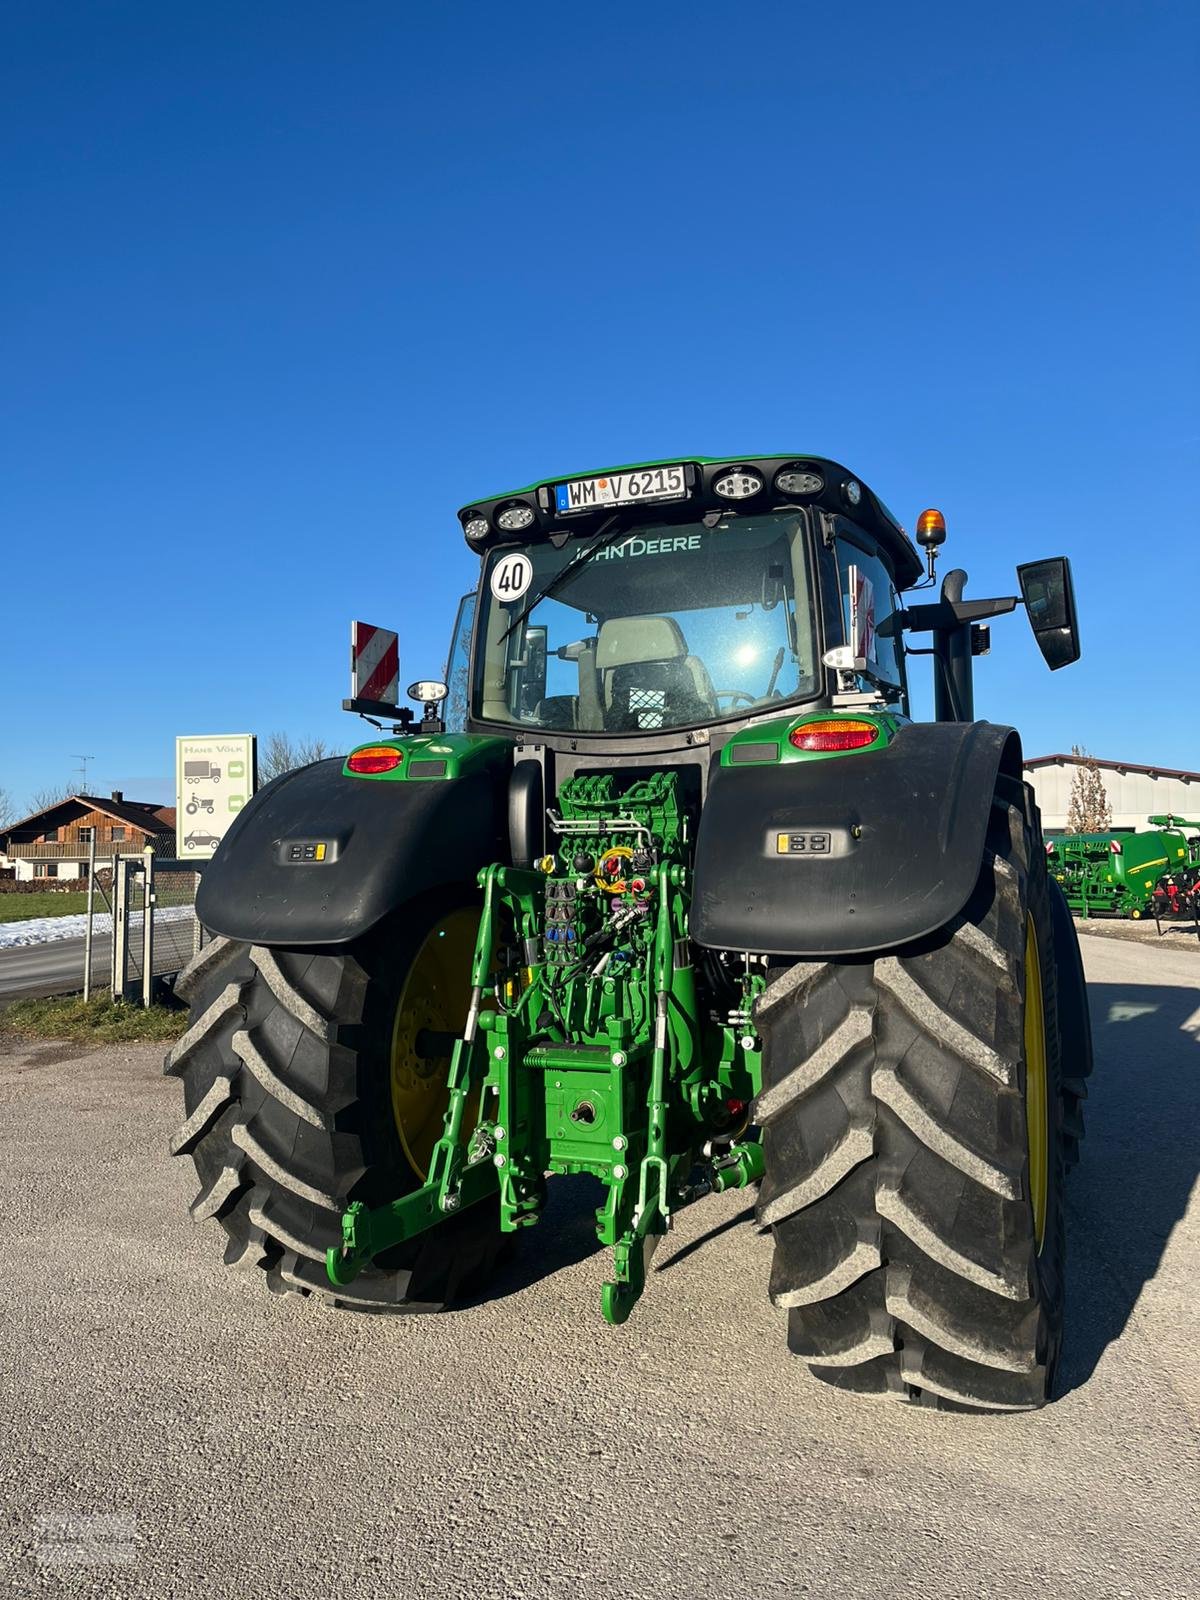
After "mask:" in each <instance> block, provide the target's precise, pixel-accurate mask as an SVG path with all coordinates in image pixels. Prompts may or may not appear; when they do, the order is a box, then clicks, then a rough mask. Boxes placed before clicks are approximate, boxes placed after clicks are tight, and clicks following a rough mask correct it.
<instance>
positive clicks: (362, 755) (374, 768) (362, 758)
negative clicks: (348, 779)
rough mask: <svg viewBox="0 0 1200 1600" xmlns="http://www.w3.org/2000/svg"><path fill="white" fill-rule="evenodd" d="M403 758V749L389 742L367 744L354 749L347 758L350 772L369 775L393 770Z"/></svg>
mask: <svg viewBox="0 0 1200 1600" xmlns="http://www.w3.org/2000/svg"><path fill="white" fill-rule="evenodd" d="M403 760H404V751H403V750H397V749H396V748H395V747H394V746H393V745H390V744H368V745H364V746H363V748H362V749H361V750H356V751H355V752H354V754H353V755H352V756H351V757H350V758H349V759H348V760H347V762H346V765H347V767H348V768H349V769H350V771H351V772H361V773H364V774H365V775H366V776H368V777H371V776H373V775H374V774H375V773H378V772H395V770H396V768H397V767H398V766H399V765H400V763H401V762H402V761H403Z"/></svg>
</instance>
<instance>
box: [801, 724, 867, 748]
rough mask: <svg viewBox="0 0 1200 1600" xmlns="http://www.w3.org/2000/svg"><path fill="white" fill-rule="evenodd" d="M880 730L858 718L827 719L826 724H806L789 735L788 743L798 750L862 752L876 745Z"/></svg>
mask: <svg viewBox="0 0 1200 1600" xmlns="http://www.w3.org/2000/svg"><path fill="white" fill-rule="evenodd" d="M878 737H879V729H878V728H877V727H876V726H875V724H874V723H873V722H863V721H862V720H861V719H860V718H858V717H827V718H826V719H825V721H824V722H805V723H802V724H801V725H800V727H798V728H793V729H792V731H791V733H789V734H788V743H789V744H792V745H794V746H795V747H796V749H797V750H816V751H825V750H861V749H862V748H863V747H864V746H865V745H868V744H874V743H875V740H876V739H877V738H878Z"/></svg>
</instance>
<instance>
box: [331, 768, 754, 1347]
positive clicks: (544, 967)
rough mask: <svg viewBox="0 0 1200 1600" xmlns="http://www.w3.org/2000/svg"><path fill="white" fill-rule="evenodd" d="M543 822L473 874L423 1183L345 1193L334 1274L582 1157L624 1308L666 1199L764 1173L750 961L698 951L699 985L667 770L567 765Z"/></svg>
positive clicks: (620, 1314)
mask: <svg viewBox="0 0 1200 1600" xmlns="http://www.w3.org/2000/svg"><path fill="white" fill-rule="evenodd" d="M549 825H550V828H551V830H552V832H553V834H554V836H555V845H556V848H555V850H554V852H553V853H552V854H549V855H546V856H544V857H543V858H542V859H541V860H540V861H539V862H538V863H537V864H536V867H535V868H534V869H529V868H521V867H512V866H503V865H493V866H490V867H487V868H485V869H484V870H483V872H481V873H480V876H479V883H480V887H481V888H482V890H483V908H482V912H481V915H480V921H479V934H478V939H477V941H476V945H475V953H474V960H473V964H472V972H471V998H470V1005H469V1009H468V1012H467V1020H466V1025H465V1027H464V1029H463V1033H462V1036H461V1038H459V1039H458V1040H457V1041H456V1042H455V1044H454V1047H453V1053H452V1055H451V1060H450V1069H449V1079H448V1088H449V1102H448V1105H447V1109H446V1114H445V1121H444V1125H443V1132H442V1135H441V1138H440V1139H439V1140H438V1142H437V1144H436V1145H435V1146H434V1149H433V1155H432V1159H431V1162H430V1166H429V1171H428V1175H427V1180H426V1182H425V1183H424V1184H423V1185H422V1186H421V1187H420V1188H418V1189H416V1190H415V1191H413V1192H412V1193H410V1194H406V1195H403V1196H401V1197H400V1198H398V1199H395V1200H392V1201H390V1202H389V1203H387V1204H385V1205H382V1206H378V1207H376V1208H374V1209H367V1208H366V1207H365V1206H363V1205H362V1204H361V1203H357V1202H356V1203H354V1204H352V1205H351V1206H350V1208H349V1209H348V1210H347V1211H346V1212H345V1213H344V1215H343V1217H342V1244H341V1246H340V1247H334V1248H332V1249H330V1250H329V1251H328V1254H327V1258H326V1266H327V1271H328V1275H329V1278H330V1280H331V1282H332V1283H333V1284H334V1285H343V1284H347V1283H349V1282H350V1281H351V1280H352V1279H353V1278H354V1277H355V1276H356V1275H357V1274H358V1273H359V1272H360V1271H361V1270H362V1268H363V1267H364V1266H365V1265H366V1264H367V1263H368V1262H369V1261H370V1260H371V1259H372V1258H373V1257H375V1256H377V1255H380V1254H381V1253H382V1252H384V1251H386V1250H388V1249H389V1248H391V1247H392V1246H394V1245H396V1244H399V1243H400V1242H401V1241H402V1240H405V1239H409V1238H411V1237H412V1236H413V1235H415V1234H418V1233H420V1232H422V1231H423V1230H425V1229H427V1228H432V1227H435V1226H437V1225H438V1223H439V1222H441V1221H443V1220H444V1219H446V1218H448V1217H450V1216H451V1215H453V1214H454V1213H456V1212H458V1211H460V1210H461V1209H462V1208H463V1207H465V1206H471V1205H477V1204H479V1203H481V1202H483V1201H485V1200H488V1199H489V1197H491V1196H494V1195H497V1194H498V1196H499V1216H500V1226H501V1228H502V1229H503V1230H504V1231H505V1232H514V1231H515V1230H517V1229H519V1228H525V1227H529V1226H531V1225H532V1224H534V1223H536V1222H537V1221H538V1219H539V1217H540V1215H541V1212H542V1209H543V1206H544V1203H545V1197H546V1183H547V1178H548V1177H549V1176H552V1175H556V1174H567V1173H584V1172H586V1173H591V1174H592V1175H593V1176H595V1177H597V1178H599V1179H600V1180H601V1182H602V1183H603V1184H604V1185H605V1187H606V1189H607V1197H606V1200H605V1203H604V1205H603V1206H601V1207H600V1208H599V1209H598V1210H597V1212H596V1232H597V1236H598V1237H599V1239H600V1242H601V1243H602V1244H605V1245H608V1246H610V1247H611V1248H612V1251H613V1262H614V1270H613V1277H612V1278H611V1279H610V1281H609V1282H607V1283H606V1284H605V1285H604V1288H603V1291H602V1296H601V1307H602V1310H603V1313H604V1315H605V1317H606V1318H607V1320H608V1321H609V1322H624V1321H625V1319H626V1318H627V1317H628V1315H629V1313H630V1311H631V1310H632V1309H633V1307H634V1305H635V1304H636V1302H637V1300H638V1297H639V1296H640V1294H641V1293H642V1290H643V1288H644V1286H645V1277H646V1263H647V1262H648V1260H649V1258H650V1256H651V1254H652V1253H653V1251H654V1249H655V1247H656V1246H657V1244H658V1242H659V1240H660V1239H661V1237H662V1236H663V1234H665V1233H666V1232H667V1230H668V1229H669V1228H670V1226H671V1224H672V1218H673V1216H674V1213H675V1212H676V1211H677V1210H678V1209H679V1208H680V1207H681V1206H683V1205H686V1204H688V1203H689V1202H690V1201H692V1200H695V1199H698V1198H700V1196H702V1195H704V1194H708V1193H710V1192H713V1191H720V1190H724V1189H730V1188H736V1187H741V1186H743V1185H746V1184H749V1183H752V1182H754V1181H755V1180H757V1179H758V1178H759V1177H761V1175H762V1170H763V1161H762V1149H761V1146H760V1144H759V1143H758V1139H757V1136H756V1135H755V1134H754V1132H753V1131H752V1130H750V1129H749V1128H748V1125H747V1124H748V1111H749V1105H750V1102H751V1101H752V1100H753V1098H754V1095H755V1094H756V1093H757V1092H758V1089H759V1085H760V1059H761V1058H760V1045H759V1041H758V1038H757V1035H756V1033H755V1029H754V1023H753V1020H752V1007H753V1003H754V1000H755V998H756V997H757V995H758V994H759V992H760V991H761V990H762V988H763V985H764V972H763V967H762V963H761V961H758V960H756V959H755V958H752V957H741V958H734V957H718V956H712V957H706V958H705V959H706V967H705V972H704V978H703V981H702V982H701V983H700V984H698V983H697V972H696V968H695V966H694V955H693V947H692V945H691V944H690V943H689V940H688V909H689V900H690V895H689V881H690V850H689V848H688V822H687V817H686V814H685V813H684V811H683V810H682V808H681V806H680V799H679V794H678V782H677V774H676V773H674V772H661V773H655V774H653V775H652V776H651V777H648V778H641V779H638V780H637V781H635V782H632V783H627V784H625V785H624V786H623V787H622V788H619V786H618V783H617V781H616V779H615V778H614V775H613V774H612V773H605V774H601V775H599V776H590V777H580V778H575V779H573V780H571V781H570V782H568V783H567V784H565V785H564V786H563V788H562V790H561V791H560V794H559V810H558V811H552V812H551V813H550V816H549Z"/></svg>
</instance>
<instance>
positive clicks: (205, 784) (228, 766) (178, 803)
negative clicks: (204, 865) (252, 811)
mask: <svg viewBox="0 0 1200 1600" xmlns="http://www.w3.org/2000/svg"><path fill="white" fill-rule="evenodd" d="M257 780H258V770H257V765H256V748H255V738H254V735H253V734H252V733H206V734H183V735H181V736H180V737H179V738H178V739H176V741H175V851H176V854H177V855H178V857H179V859H180V860H181V861H210V860H211V859H212V854H213V851H214V850H215V849H216V848H217V846H218V845H219V844H220V842H221V840H222V839H223V838H224V837H225V834H226V831H227V830H228V828H229V825H230V823H231V822H232V821H233V819H234V817H236V816H237V814H238V812H239V811H240V810H241V809H242V807H243V806H244V805H245V804H246V801H247V800H249V798H250V796H251V795H252V794H253V793H254V790H255V787H256V785H257Z"/></svg>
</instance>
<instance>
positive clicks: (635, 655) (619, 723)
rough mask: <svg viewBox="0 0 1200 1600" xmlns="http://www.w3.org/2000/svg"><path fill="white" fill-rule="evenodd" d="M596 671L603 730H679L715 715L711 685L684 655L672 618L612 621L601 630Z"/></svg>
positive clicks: (699, 664)
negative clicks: (598, 681) (675, 728)
mask: <svg viewBox="0 0 1200 1600" xmlns="http://www.w3.org/2000/svg"><path fill="white" fill-rule="evenodd" d="M596 670H597V672H598V673H599V675H600V700H601V707H602V710H603V714H604V726H605V727H606V728H608V729H610V730H612V731H618V732H620V731H629V732H636V731H637V730H639V729H641V728H664V727H668V728H669V727H677V726H679V725H680V724H681V723H687V722H703V721H704V720H705V719H706V718H710V717H715V716H716V714H717V698H716V695H715V694H714V692H713V686H712V679H711V678H710V677H709V675H708V669H707V668H706V667H705V665H704V663H703V661H701V660H700V658H699V656H693V655H689V654H688V647H687V642H686V640H685V639H684V637H683V631H682V629H681V628H680V626H679V624H678V623H677V622H676V621H675V620H674V618H672V617H615V618H613V619H612V620H611V621H608V622H603V623H601V624H600V631H599V633H598V634H597V637H596Z"/></svg>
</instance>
